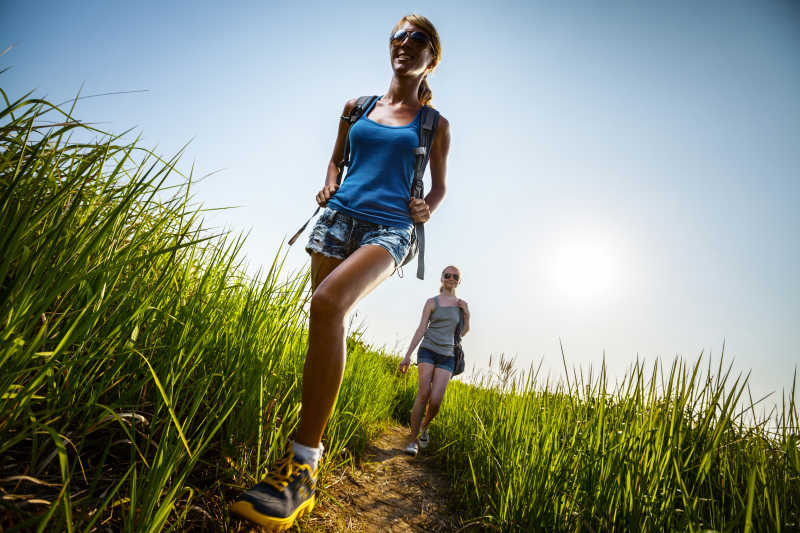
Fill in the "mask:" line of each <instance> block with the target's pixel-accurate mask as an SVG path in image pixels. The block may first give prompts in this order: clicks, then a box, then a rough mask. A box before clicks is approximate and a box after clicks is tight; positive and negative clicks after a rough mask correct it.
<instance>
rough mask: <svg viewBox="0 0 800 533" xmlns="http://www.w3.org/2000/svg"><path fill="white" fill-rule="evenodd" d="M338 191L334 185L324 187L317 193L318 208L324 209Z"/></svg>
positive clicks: (337, 187)
mask: <svg viewBox="0 0 800 533" xmlns="http://www.w3.org/2000/svg"><path fill="white" fill-rule="evenodd" d="M338 189H339V186H338V185H336V184H335V183H334V184H331V185H325V186H324V187H323V188H322V190H320V191H319V192H318V193H317V204H318V205H319V206H320V207H325V206H326V205H328V200H330V199H331V196H333V194H334V193H335V192H336V191H337V190H338Z"/></svg>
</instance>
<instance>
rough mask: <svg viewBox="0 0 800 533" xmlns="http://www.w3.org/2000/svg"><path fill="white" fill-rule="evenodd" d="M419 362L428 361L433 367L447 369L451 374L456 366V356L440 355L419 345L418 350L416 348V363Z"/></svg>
mask: <svg viewBox="0 0 800 533" xmlns="http://www.w3.org/2000/svg"><path fill="white" fill-rule="evenodd" d="M420 363H430V364H432V365H433V366H434V367H436V368H442V369H444V370H447V371H448V372H450V373H451V374H452V373H453V370H454V369H455V368H456V358H455V357H454V356H453V354H450V355H442V354H440V353H436V352H433V351H431V350H429V349H427V348H423V347H422V346H420V347H419V350H417V364H420Z"/></svg>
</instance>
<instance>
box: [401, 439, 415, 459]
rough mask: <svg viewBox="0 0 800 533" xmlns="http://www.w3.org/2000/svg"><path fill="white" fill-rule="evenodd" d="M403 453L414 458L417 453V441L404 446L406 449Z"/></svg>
mask: <svg viewBox="0 0 800 533" xmlns="http://www.w3.org/2000/svg"><path fill="white" fill-rule="evenodd" d="M403 451H404V452H406V453H407V454H408V455H410V456H412V457H416V456H417V452H419V446H418V445H417V441H414V442H412V443H410V444H409V445H408V446H406V449H405V450H403Z"/></svg>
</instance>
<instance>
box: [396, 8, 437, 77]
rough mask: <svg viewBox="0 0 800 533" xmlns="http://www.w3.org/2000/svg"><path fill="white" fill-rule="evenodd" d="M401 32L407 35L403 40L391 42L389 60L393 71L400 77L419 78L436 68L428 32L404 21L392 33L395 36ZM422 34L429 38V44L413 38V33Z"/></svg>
mask: <svg viewBox="0 0 800 533" xmlns="http://www.w3.org/2000/svg"><path fill="white" fill-rule="evenodd" d="M399 31H405V32H406V35H405V36H404V37H403V38H402V39H394V40H391V41H390V42H389V59H390V60H391V63H392V70H394V72H395V74H396V75H398V76H419V75H420V74H423V73H425V71H426V70H429V69H432V68H433V67H434V66H435V61H434V54H433V49H432V45H431V44H430V43H431V38H430V36H429V35H428V33H427V32H425V31H424V30H422V29H421V28H419V27H417V26H415V25H414V24H412V23H410V22H408V21H407V20H406V21H402V22H401V23H400V24H399V25H398V26H397V27H396V28H395V29H394V31H392V35H395V34H396V33H397V32H399ZM413 32H420V33H422V34H424V35H425V36H427V37H428V42H422V41H420V40H417V39H413V38H412V37H411V33H413Z"/></svg>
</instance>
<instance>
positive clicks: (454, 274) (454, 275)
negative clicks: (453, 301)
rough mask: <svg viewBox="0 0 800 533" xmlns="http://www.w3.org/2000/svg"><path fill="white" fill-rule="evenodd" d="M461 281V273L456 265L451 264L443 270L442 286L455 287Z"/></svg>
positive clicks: (446, 287)
mask: <svg viewBox="0 0 800 533" xmlns="http://www.w3.org/2000/svg"><path fill="white" fill-rule="evenodd" d="M459 283H461V273H460V272H459V271H458V269H457V268H456V267H454V266H449V267H447V268H445V269H444V271H443V272H442V287H443V288H445V289H455V288H456V287H458V284H459Z"/></svg>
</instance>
